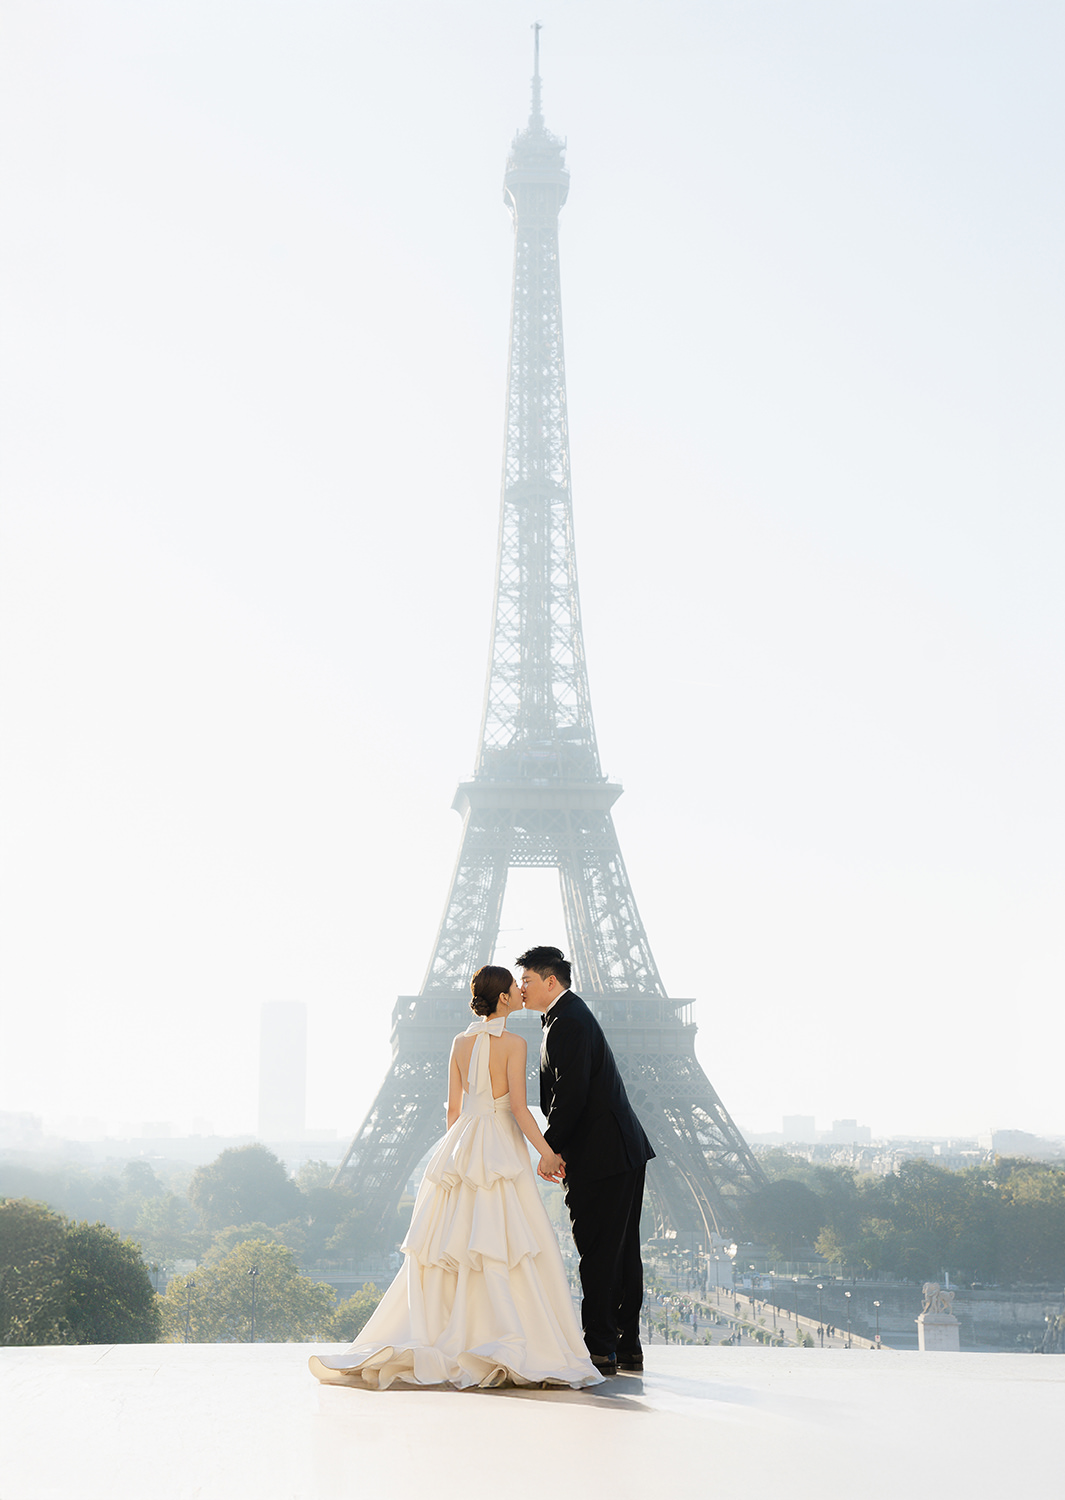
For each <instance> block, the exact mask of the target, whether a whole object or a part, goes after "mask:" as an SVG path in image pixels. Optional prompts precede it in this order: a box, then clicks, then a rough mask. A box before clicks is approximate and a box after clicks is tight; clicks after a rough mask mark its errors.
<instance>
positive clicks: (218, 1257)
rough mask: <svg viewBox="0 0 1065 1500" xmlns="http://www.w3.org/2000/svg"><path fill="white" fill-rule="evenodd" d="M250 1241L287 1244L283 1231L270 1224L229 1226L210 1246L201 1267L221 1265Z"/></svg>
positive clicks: (216, 1236)
mask: <svg viewBox="0 0 1065 1500" xmlns="http://www.w3.org/2000/svg"><path fill="white" fill-rule="evenodd" d="M249 1240H257V1241H266V1243H267V1244H270V1245H284V1244H285V1236H284V1235H283V1234H282V1232H281V1230H280V1229H271V1228H270V1226H269V1225H268V1224H228V1225H227V1226H226V1228H225V1229H220V1230H219V1231H218V1233H217V1234H216V1235H215V1236H214V1238H213V1239H212V1241H211V1243H210V1244H209V1245H208V1247H207V1250H206V1251H205V1253H204V1257H203V1260H202V1261H201V1263H200V1264H201V1266H202V1267H205V1266H217V1265H221V1263H222V1261H224V1260H225V1258H226V1256H227V1255H232V1253H233V1251H234V1250H235V1249H236V1248H237V1246H238V1245H246V1244H247V1243H248V1241H249ZM287 1248H288V1249H289V1250H291V1249H292V1246H291V1245H288V1246H287Z"/></svg>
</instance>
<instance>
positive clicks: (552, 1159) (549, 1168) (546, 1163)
mask: <svg viewBox="0 0 1065 1500" xmlns="http://www.w3.org/2000/svg"><path fill="white" fill-rule="evenodd" d="M565 1170H566V1164H565V1162H564V1161H563V1160H562V1158H561V1156H559V1155H558V1153H557V1152H556V1151H545V1152H544V1154H543V1156H541V1158H540V1164H539V1166H538V1167H537V1168H536V1171H537V1175H538V1176H540V1177H543V1178H544V1180H545V1181H547V1182H560V1181H561V1179H562V1178H563V1177H564V1176H565Z"/></svg>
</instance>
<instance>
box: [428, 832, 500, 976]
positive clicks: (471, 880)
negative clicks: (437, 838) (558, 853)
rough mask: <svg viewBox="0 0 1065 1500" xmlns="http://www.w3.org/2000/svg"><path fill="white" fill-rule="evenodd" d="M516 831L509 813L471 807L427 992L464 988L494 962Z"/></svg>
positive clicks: (432, 960) (431, 966) (429, 969)
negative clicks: (493, 955)
mask: <svg viewBox="0 0 1065 1500" xmlns="http://www.w3.org/2000/svg"><path fill="white" fill-rule="evenodd" d="M512 840H513V833H512V829H511V827H510V819H509V817H508V816H507V815H506V813H505V812H504V813H501V812H498V811H493V810H492V809H486V808H481V807H471V808H469V809H468V810H467V813H466V823H465V826H464V828H463V831H462V847H461V848H460V850H459V857H458V859H457V861H456V862H455V873H454V874H453V875H452V877H451V890H450V892H449V893H448V898H447V904H446V905H445V907H444V915H443V918H442V920H441V922H440V931H439V933H438V934H437V939H436V944H435V946H434V948H433V956H432V958H431V959H430V960H429V967H428V969H427V970H426V974H425V980H424V982H423V984H422V994H423V995H427V994H431V993H432V994H435V993H437V992H440V991H447V992H449V993H450V992H453V991H455V990H462V989H463V988H464V987H465V986H467V985H468V984H469V982H470V979H471V978H472V977H473V975H474V974H475V973H476V972H477V970H478V969H479V968H481V967H482V965H484V964H487V963H491V961H492V954H493V952H494V950H495V944H496V938H497V937H498V935H499V916H500V912H501V911H502V909H503V892H504V891H505V890H506V884H507V868H508V864H509V858H510V846H511V843H512Z"/></svg>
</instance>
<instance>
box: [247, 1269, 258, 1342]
mask: <svg viewBox="0 0 1065 1500" xmlns="http://www.w3.org/2000/svg"><path fill="white" fill-rule="evenodd" d="M248 1275H249V1276H250V1277H251V1341H252V1343H253V1344H254V1343H255V1288H256V1286H257V1285H258V1282H259V1267H258V1266H252V1268H251V1270H250V1271H249V1272H248Z"/></svg>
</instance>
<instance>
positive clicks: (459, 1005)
mask: <svg viewBox="0 0 1065 1500" xmlns="http://www.w3.org/2000/svg"><path fill="white" fill-rule="evenodd" d="M539 87H540V85H539V75H538V73H537V76H536V77H535V78H534V83H533V109H532V113H531V116H530V119H529V124H528V127H527V128H526V129H525V130H523V131H520V132H519V133H518V135H517V136H516V137H515V139H514V143H513V145H512V147H511V153H510V157H509V159H508V162H507V171H506V177H505V179H504V199H505V201H506V203H507V205H508V207H509V209H510V211H511V215H512V218H513V221H514V282H513V300H512V305H511V326H510V363H509V371H508V379H507V401H506V430H505V439H504V461H503V485H502V498H501V504H500V519H499V537H498V550H497V568H496V591H495V605H494V610H493V629H492V641H491V648H490V652H489V665H488V680H487V686H486V689H485V697H484V706H483V711H482V716H481V734H480V748H479V752H478V757H477V765H476V771H475V773H474V775H473V777H472V779H471V780H469V781H466V782H463V783H462V785H460V787H459V789H458V793H457V795H456V798H455V807H456V809H457V810H458V811H459V812H460V813H461V814H462V816H463V820H464V821H463V832H462V843H461V847H460V849H459V855H458V859H457V861H456V864H455V870H454V874H453V875H452V879H451V889H450V891H449V893H448V898H447V902H446V904H445V907H444V913H443V917H442V919H441V923H440V930H439V932H438V934H437V939H436V943H435V945H434V948H433V952H432V956H431V958H430V960H429V966H428V968H427V970H426V975H425V980H424V983H423V985H422V992H421V994H420V995H417V996H406V997H401V998H400V1000H399V1001H397V1003H396V1008H395V1010H394V1011H393V1017H392V1021H393V1024H392V1054H393V1060H392V1067H391V1069H390V1071H389V1073H388V1076H387V1078H386V1079H385V1081H384V1083H383V1085H382V1087H381V1090H380V1092H379V1093H378V1095H377V1098H376V1099H375V1100H374V1103H373V1105H372V1107H371V1109H370V1112H369V1114H368V1115H367V1117H366V1119H365V1120H364V1121H363V1123H362V1126H361V1127H360V1129H359V1131H358V1133H357V1135H356V1136H355V1139H354V1140H353V1141H352V1144H351V1146H350V1148H349V1150H348V1153H347V1155H346V1157H345V1158H344V1161H343V1162H342V1164H341V1166H340V1168H339V1169H338V1172H337V1175H336V1178H335V1179H334V1180H335V1181H337V1182H341V1183H344V1184H345V1185H347V1186H349V1187H350V1188H351V1189H352V1190H353V1191H355V1192H356V1193H358V1195H359V1197H360V1199H361V1200H362V1202H363V1204H364V1206H365V1207H366V1208H367V1209H368V1210H369V1211H370V1213H371V1214H372V1215H373V1216H374V1217H375V1218H376V1219H377V1221H378V1223H379V1224H380V1225H381V1226H382V1227H383V1226H384V1225H385V1224H386V1223H387V1222H388V1221H389V1219H390V1218H391V1217H392V1216H393V1214H394V1212H395V1208H396V1205H397V1203H398V1200H399V1197H400V1195H401V1193H402V1191H403V1189H404V1187H405V1185H406V1183H407V1181H408V1179H409V1178H410V1175H411V1173H412V1172H413V1171H414V1169H415V1167H416V1166H417V1164H418V1162H419V1161H420V1160H421V1158H422V1157H423V1156H424V1155H425V1153H426V1152H427V1151H428V1150H429V1148H430V1146H431V1145H432V1143H433V1141H434V1140H436V1139H437V1137H438V1136H439V1135H440V1132H441V1129H442V1126H443V1121H444V1101H445V1098H446V1095H447V1058H448V1050H449V1044H450V1040H451V1038H452V1037H453V1036H454V1035H455V1033H456V1032H458V1031H461V1030H462V1029H463V1027H464V1026H465V1025H466V1022H467V1020H468V1015H469V1012H468V1010H467V1005H466V1002H467V997H468V994H469V990H468V985H469V980H470V976H471V975H472V974H473V973H474V972H475V971H476V970H477V969H478V968H480V967H481V965H482V964H486V963H490V962H491V959H492V955H493V953H494V952H495V947H496V941H497V938H498V935H499V918H500V913H501V910H502V905H503V894H504V891H505V889H506V882H507V874H508V871H510V870H511V869H514V868H520V867H523V866H540V867H546V868H553V869H557V871H558V874H559V882H560V887H561V894H562V906H563V911H564V914H565V922H566V934H567V939H568V942H569V952H570V955H571V957H572V959H573V965H574V988H575V989H577V990H578V991H579V992H580V993H581V994H583V996H584V997H585V999H586V1000H588V1002H589V1003H590V1004H591V1005H592V1006H593V1008H594V1009H595V1010H596V1011H597V1013H598V1014H599V1017H600V1020H601V1021H602V1024H603V1026H604V1029H605V1030H606V1032H607V1035H608V1036H609V1038H610V1042H611V1046H612V1047H613V1049H614V1053H615V1055H616V1057H617V1060H618V1065H619V1067H620V1068H621V1072H622V1075H623V1077H624V1078H625V1082H626V1087H627V1088H628V1090H629V1093H630V1096H631V1098H632V1101H633V1104H634V1105H635V1107H636V1109H637V1112H638V1113H639V1115H640V1117H641V1119H642V1120H643V1122H644V1125H645V1126H646V1128H647V1131H648V1134H649V1135H650V1136H651V1138H652V1141H653V1142H654V1145H655V1150H656V1152H657V1153H658V1155H657V1158H656V1160H655V1161H654V1162H653V1163H652V1164H651V1167H650V1169H649V1171H648V1178H647V1181H648V1193H649V1198H650V1204H651V1208H652V1211H653V1213H654V1216H655V1220H656V1224H657V1227H658V1228H659V1229H660V1230H662V1229H668V1228H670V1227H672V1228H677V1229H691V1230H696V1231H700V1232H704V1233H705V1234H707V1235H708V1234H709V1232H710V1231H711V1230H718V1231H720V1232H725V1231H731V1230H732V1229H734V1228H735V1227H737V1226H738V1225H739V1224H740V1223H741V1221H742V1206H743V1199H744V1197H745V1196H746V1195H747V1194H748V1193H750V1192H751V1191H752V1190H753V1189H755V1188H756V1187H758V1186H760V1185H761V1183H762V1181H763V1180H764V1179H763V1176H762V1172H761V1169H760V1168H759V1166H758V1164H757V1162H756V1161H755V1160H754V1158H753V1156H752V1154H751V1152H750V1150H749V1148H748V1146H747V1144H746V1142H745V1141H744V1140H743V1137H742V1136H741V1135H740V1133H739V1131H738V1130H737V1129H736V1126H735V1124H734V1123H733V1121H732V1119H731V1117H730V1115H729V1114H728V1111H727V1110H726V1109H725V1106H724V1105H723V1104H722V1102H721V1100H720V1098H719V1097H718V1095H717V1094H716V1093H715V1091H714V1089H713V1088H712V1087H711V1085H710V1082H709V1080H708V1078H707V1077H706V1074H705V1073H704V1072H703V1070H702V1068H701V1066H700V1064H699V1062H698V1059H697V1058H696V1055H695V1045H694V1039H695V1026H694V1025H693V1024H692V1022H691V1019H690V1014H689V1010H688V1006H689V1002H687V1001H675V1000H670V999H669V998H668V997H667V996H666V992H665V988H664V986H663V984H662V980H661V978H660V976H659V973H658V968H657V966H656V964H655V961H654V957H653V955H652V953H651V947H650V944H649V942H648V940H647V935H646V933H645V932H644V928H643V923H642V921H641V919H640V914H639V911H638V909H637V906H636V900H635V897H634V895H633V892H632V887H631V885H630V883H629V877H628V873H627V871H626V869H625V862H624V860H623V859H622V857H621V849H620V846H619V844H618V839H617V833H616V831H615V828H614V822H613V817H612V815H611V808H612V806H613V804H614V802H615V801H616V799H617V797H618V796H619V795H620V793H621V788H620V787H619V786H616V785H614V784H612V783H610V782H608V781H607V780H606V778H605V777H604V776H603V773H602V770H601V768H600V761H599V750H598V746H597V744H596V737H595V727H594V724H593V721H592V709H591V697H590V694H589V691H588V672H587V665H586V662H585V654H584V637H583V631H582V626H581V612H580V599H579V595H578V588H577V560H576V558H577V554H576V546H575V542H574V532H573V501H572V494H571V489H570V463H569V426H568V416H567V408H566V376H565V359H564V355H563V345H562V292H561V281H560V276H559V250H558V216H559V211H560V210H561V208H562V205H563V204H564V203H565V201H566V197H567V194H568V192H569V173H568V172H567V170H566V168H565V164H564V146H565V143H564V142H563V141H561V140H559V139H558V138H557V137H556V136H554V135H552V134H551V133H550V131H548V130H547V129H546V128H545V126H544V123H543V118H542V116H541V113H540V104H539V97H540V95H539ZM530 1040H531V1041H532V1042H533V1043H534V1045H531V1046H530V1054H531V1063H530V1098H532V1099H536V1098H537V1097H538V1092H537V1080H536V1076H535V1074H536V1062H537V1052H538V1045H536V1039H535V1037H534V1036H532V1035H530ZM707 1243H708V1241H707Z"/></svg>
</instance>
